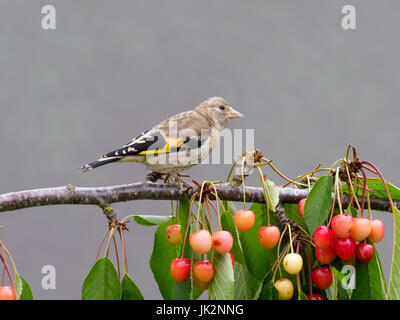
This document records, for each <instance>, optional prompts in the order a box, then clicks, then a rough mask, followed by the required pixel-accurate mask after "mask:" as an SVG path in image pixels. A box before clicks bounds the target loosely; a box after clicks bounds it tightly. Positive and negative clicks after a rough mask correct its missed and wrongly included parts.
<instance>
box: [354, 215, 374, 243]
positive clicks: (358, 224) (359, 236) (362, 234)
mask: <svg viewBox="0 0 400 320" xmlns="http://www.w3.org/2000/svg"><path fill="white" fill-rule="evenodd" d="M370 233H371V221H370V220H369V219H365V218H354V223H353V228H352V229H351V237H352V238H353V240H354V241H357V242H359V241H363V240H364V239H366V238H367V237H368V236H369V234H370Z"/></svg>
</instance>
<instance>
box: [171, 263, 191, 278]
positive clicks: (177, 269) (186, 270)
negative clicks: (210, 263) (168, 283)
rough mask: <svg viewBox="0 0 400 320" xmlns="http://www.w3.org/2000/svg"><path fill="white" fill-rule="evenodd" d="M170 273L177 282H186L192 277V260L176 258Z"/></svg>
mask: <svg viewBox="0 0 400 320" xmlns="http://www.w3.org/2000/svg"><path fill="white" fill-rule="evenodd" d="M170 271H171V275H172V278H173V279H174V280H175V281H185V280H186V279H187V278H188V277H189V275H190V260H189V259H186V258H175V259H174V260H172V262H171V267H170Z"/></svg>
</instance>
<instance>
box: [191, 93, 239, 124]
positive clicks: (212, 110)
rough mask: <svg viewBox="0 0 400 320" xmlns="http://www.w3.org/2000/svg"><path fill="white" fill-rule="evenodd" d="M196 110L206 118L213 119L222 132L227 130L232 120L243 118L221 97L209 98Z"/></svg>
mask: <svg viewBox="0 0 400 320" xmlns="http://www.w3.org/2000/svg"><path fill="white" fill-rule="evenodd" d="M195 110H196V111H197V112H198V113H200V114H202V115H204V116H205V117H206V118H211V119H212V121H213V122H214V123H215V126H216V128H217V129H220V130H221V129H223V128H225V127H226V126H227V125H228V123H229V121H230V120H232V119H236V118H242V117H243V115H242V114H241V113H240V112H238V111H236V110H235V109H233V108H232V107H231V106H230V105H229V104H228V102H226V100H225V99H223V98H221V97H213V98H209V99H207V100H205V101H203V102H202V103H201V104H200V105H198V106H197V107H196V108H195Z"/></svg>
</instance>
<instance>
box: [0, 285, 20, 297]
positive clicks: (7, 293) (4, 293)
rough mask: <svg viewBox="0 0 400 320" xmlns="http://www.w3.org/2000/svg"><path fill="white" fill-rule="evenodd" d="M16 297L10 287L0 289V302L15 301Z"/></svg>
mask: <svg viewBox="0 0 400 320" xmlns="http://www.w3.org/2000/svg"><path fill="white" fill-rule="evenodd" d="M16 299H17V296H16V295H15V291H14V289H13V288H11V287H0V300H16Z"/></svg>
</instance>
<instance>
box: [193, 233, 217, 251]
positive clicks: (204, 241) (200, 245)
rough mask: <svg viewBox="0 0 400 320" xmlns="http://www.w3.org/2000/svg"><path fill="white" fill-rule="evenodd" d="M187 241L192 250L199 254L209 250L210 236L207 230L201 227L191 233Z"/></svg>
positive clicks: (210, 244)
mask: <svg viewBox="0 0 400 320" xmlns="http://www.w3.org/2000/svg"><path fill="white" fill-rule="evenodd" d="M189 242H190V246H191V247H192V249H193V251H195V252H197V253H199V254H205V253H208V252H209V251H210V250H211V246H212V238H211V234H210V232H208V231H207V230H204V229H203V230H199V231H197V232H195V233H192V234H191V235H190V238H189Z"/></svg>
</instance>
